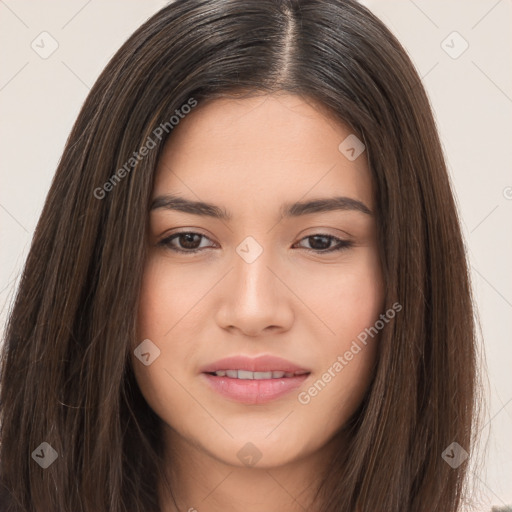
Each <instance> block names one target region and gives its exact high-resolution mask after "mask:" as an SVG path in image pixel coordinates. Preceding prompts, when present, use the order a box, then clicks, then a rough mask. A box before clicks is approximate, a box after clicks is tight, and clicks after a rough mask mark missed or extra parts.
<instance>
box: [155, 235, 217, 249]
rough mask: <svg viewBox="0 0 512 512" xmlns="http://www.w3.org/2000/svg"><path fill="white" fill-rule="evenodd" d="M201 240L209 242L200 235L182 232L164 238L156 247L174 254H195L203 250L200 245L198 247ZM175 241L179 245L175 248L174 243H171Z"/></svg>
mask: <svg viewBox="0 0 512 512" xmlns="http://www.w3.org/2000/svg"><path fill="white" fill-rule="evenodd" d="M201 239H205V240H209V238H207V237H206V236H204V235H202V234H201V233H195V232H193V231H182V232H180V233H175V234H174V235H171V236H168V237H167V238H164V239H163V240H161V241H160V242H158V245H159V246H163V247H166V248H168V249H171V250H172V251H176V252H182V253H195V252H199V251H202V250H203V249H204V248H205V247H204V246H203V247H201V244H200V243H199V245H198V242H200V241H201ZM175 241H176V242H177V243H178V244H179V246H177V245H176V243H173V242H175ZM206 248H208V247H206Z"/></svg>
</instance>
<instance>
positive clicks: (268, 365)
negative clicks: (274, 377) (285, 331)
mask: <svg viewBox="0 0 512 512" xmlns="http://www.w3.org/2000/svg"><path fill="white" fill-rule="evenodd" d="M219 370H246V371H250V372H270V371H283V372H299V371H303V372H308V373H310V371H309V370H308V369H307V368H304V367H301V366H298V365H296V364H294V363H292V362H291V361H287V360H286V359H282V358H280V357H275V356H271V355H262V356H258V357H247V356H231V357H225V358H224V359H219V360H218V361H215V362H214V363H211V364H208V365H206V366H204V367H203V368H201V372H202V373H212V372H216V371H219Z"/></svg>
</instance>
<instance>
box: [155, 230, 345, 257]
mask: <svg viewBox="0 0 512 512" xmlns="http://www.w3.org/2000/svg"><path fill="white" fill-rule="evenodd" d="M180 235H199V236H200V237H202V238H206V239H207V240H209V238H208V237H207V236H205V235H203V234H201V233H196V232H194V231H181V232H179V233H174V234H173V235H171V236H168V237H166V238H164V239H163V240H161V241H160V242H158V244H157V245H158V246H163V247H165V248H167V249H170V250H171V251H174V252H178V253H182V254H195V253H198V252H201V251H203V250H204V249H211V247H205V248H202V249H189V250H186V249H178V248H176V247H174V246H173V245H171V242H172V240H174V239H175V238H178V237H179V236H180ZM314 237H324V238H328V239H329V240H333V241H335V242H338V245H337V246H335V247H334V248H332V247H331V248H330V249H318V250H317V249H308V248H307V247H302V249H305V250H306V251H308V252H313V253H316V254H325V253H329V252H337V251H343V250H346V249H350V248H351V247H352V246H353V245H354V243H353V242H351V241H350V240H342V239H341V238H338V237H336V236H333V235H327V234H325V233H315V234H314V235H308V236H305V237H304V238H301V239H300V240H299V242H302V240H306V239H308V238H314Z"/></svg>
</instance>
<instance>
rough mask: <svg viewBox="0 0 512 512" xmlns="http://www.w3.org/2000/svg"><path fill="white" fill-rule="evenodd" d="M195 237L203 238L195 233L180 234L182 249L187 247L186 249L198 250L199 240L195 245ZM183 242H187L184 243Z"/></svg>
mask: <svg viewBox="0 0 512 512" xmlns="http://www.w3.org/2000/svg"><path fill="white" fill-rule="evenodd" d="M194 237H199V238H200V237H201V235H198V234H195V233H183V234H180V236H179V240H180V245H181V246H182V247H185V248H186V249H196V248H197V247H196V245H197V240H196V243H194V241H193V240H194ZM183 240H185V242H184V243H182V242H183Z"/></svg>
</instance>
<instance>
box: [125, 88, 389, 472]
mask: <svg viewBox="0 0 512 512" xmlns="http://www.w3.org/2000/svg"><path fill="white" fill-rule="evenodd" d="M350 135H351V131H350V129H348V128H347V127H346V126H345V125H343V124H342V123H340V122H339V121H336V120H335V119H334V118H332V117H331V116H330V115H329V114H328V113H327V112H326V111H325V110H324V109H323V108H322V107H321V106H319V105H317V104H315V103H314V102H312V101H311V100H305V99H303V98H301V97H299V96H295V95H288V94H275V95H266V96H258V97H252V98H244V99H216V100H210V101H208V102H205V103H203V104H199V105H198V106H197V107H196V108H195V109H194V110H193V111H192V112H191V113H190V114H189V115H188V116H187V117H185V118H184V119H182V120H181V121H180V124H179V125H178V126H177V127H175V128H174V130H173V132H172V137H170V138H169V139H168V141H167V144H166V146H165V148H164V151H163V153H162V155H161V158H160V161H159V165H158V168H157V172H156V177H155V184H154V190H153V200H154V202H153V204H152V209H151V212H150V219H149V238H148V257H147V261H146V262H145V269H144V276H143V284H142V288H141V294H140V303H139V311H138V340H136V343H135V344H134V346H133V348H134V349H136V347H137V346H138V345H139V344H141V342H143V340H149V341H144V343H143V344H142V345H140V348H139V349H136V350H135V354H137V350H138V353H139V356H140V353H142V354H143V356H141V357H140V359H141V360H142V361H144V363H142V362H141V360H140V359H139V357H137V356H136V355H135V354H134V352H133V351H132V354H133V355H132V357H133V365H134V368H135V373H136V378H137V381H138V383H139V386H140V388H141V391H142V393H143V395H144V397H145V398H146V400H147V402H148V404H149V405H150V406H151V408H152V409H153V410H154V411H155V412H156V414H157V415H158V416H159V417H160V418H161V419H162V421H163V422H164V424H165V425H167V426H169V427H170V428H169V429H168V431H169V433H170V439H172V442H173V443H175V444H176V445H177V446H193V447H194V448H195V449H196V450H199V451H200V452H201V453H204V454H205V455H206V456H209V457H213V458H215V459H216V460H217V461H223V462H225V463H227V464H230V465H235V466H242V465H244V464H247V463H248V461H249V460H250V459H251V457H252V459H254V460H256V459H259V461H258V466H259V467H275V466H278V465H284V464H287V463H290V462H293V461H294V460H297V459H298V458H300V457H304V456H308V455H311V454H313V453H314V452H316V451H318V450H320V449H321V448H322V447H323V446H325V445H326V443H327V442H328V441H329V440H331V439H332V437H333V436H334V434H335V433H336V432H337V431H338V430H339V429H340V427H342V426H343V425H344V424H345V423H346V421H347V420H348V419H349V417H350V416H351V415H352V414H353V413H354V411H355V410H356V408H357V407H358V405H359V404H360V403H361V400H362V399H363V396H364V394H365V392H366V391H367V389H368V385H369V382H370V379H371V376H372V372H373V365H374V363H375V355H376V349H377V338H378V336H375V337H370V336H368V334H366V340H365V342H363V341H362V340H363V339H364V338H365V335H364V333H365V332H366V333H368V331H365V329H367V328H369V327H371V326H374V324H375V322H376V321H377V320H378V319H379V315H380V313H382V307H383V289H384V284H383V282H382V275H381V268H380V261H379V256H378V246H377V233H376V219H375V216H374V214H373V209H374V205H373V203H372V182H371V179H370V172H369V170H368V167H367V163H366V156H365V153H364V152H363V153H362V154H361V155H360V156H358V157H357V158H355V159H354V156H355V155H357V153H355V152H354V151H350V150H348V152H347V151H346V147H347V145H348V146H350V144H349V142H350V141H351V140H353V139H352V138H351V139H349V140H348V141H347V142H344V143H343V144H341V143H342V142H343V141H344V140H345V139H346V138H347V137H348V136H350ZM340 144H341V149H339V146H340ZM356 149H358V148H357V147H356ZM349 157H350V158H349ZM336 198H344V199H338V200H337V201H333V202H332V203H327V202H326V203H322V201H323V200H326V199H327V200H332V199H336ZM196 202H201V203H207V204H208V205H209V206H207V205H198V204H192V203H196ZM310 202H311V204H310V205H309V206H305V203H310ZM295 203H299V204H297V205H295ZM356 347H357V348H356ZM358 349H359V350H358ZM214 372H216V373H214ZM283 372H285V373H284V374H283ZM248 443H251V444H248Z"/></svg>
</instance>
